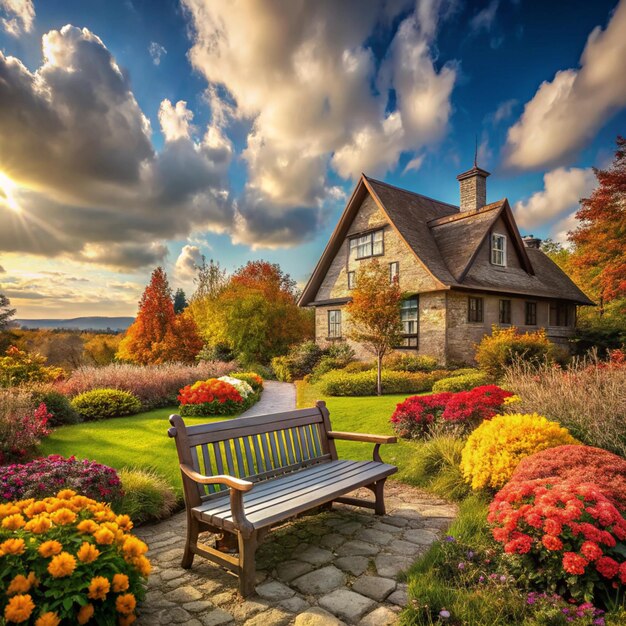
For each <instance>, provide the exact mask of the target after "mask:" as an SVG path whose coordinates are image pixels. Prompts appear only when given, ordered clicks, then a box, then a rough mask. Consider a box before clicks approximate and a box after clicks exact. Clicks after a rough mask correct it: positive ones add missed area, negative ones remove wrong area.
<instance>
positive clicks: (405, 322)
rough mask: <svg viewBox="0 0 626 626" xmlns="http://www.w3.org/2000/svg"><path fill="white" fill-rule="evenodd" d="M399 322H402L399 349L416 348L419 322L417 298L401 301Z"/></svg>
mask: <svg viewBox="0 0 626 626" xmlns="http://www.w3.org/2000/svg"><path fill="white" fill-rule="evenodd" d="M400 321H401V322H402V346H401V347H403V348H417V342H418V322H419V300H418V298H417V296H415V297H413V298H407V299H406V300H403V301H402V305H401V306H400Z"/></svg>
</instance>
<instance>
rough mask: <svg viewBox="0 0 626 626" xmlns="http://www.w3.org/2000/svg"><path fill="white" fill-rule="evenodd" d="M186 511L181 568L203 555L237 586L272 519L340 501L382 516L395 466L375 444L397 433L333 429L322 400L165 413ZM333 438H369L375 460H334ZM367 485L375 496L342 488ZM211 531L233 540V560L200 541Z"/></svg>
mask: <svg viewBox="0 0 626 626" xmlns="http://www.w3.org/2000/svg"><path fill="white" fill-rule="evenodd" d="M170 424H171V425H172V427H171V428H170V429H169V430H168V435H169V436H170V437H173V438H174V439H175V440H176V449H177V451H178V459H179V461H180V470H181V472H182V478H183V489H184V494H185V504H186V509H187V541H186V543H185V552H184V555H183V560H182V566H183V567H184V568H190V567H191V565H192V563H193V558H194V555H196V554H199V555H200V556H204V557H206V558H208V559H210V560H212V561H214V562H216V563H218V564H219V565H221V566H223V567H226V568H228V569H229V570H231V571H233V572H235V573H237V574H238V575H239V591H240V593H241V594H242V595H243V596H247V595H250V594H251V593H253V591H254V585H255V575H256V571H255V562H254V555H255V552H256V549H257V546H258V545H259V543H260V542H261V541H262V540H263V539H264V537H265V536H266V534H267V531H269V529H270V527H271V526H272V525H275V524H278V523H282V522H284V521H285V520H287V519H289V518H291V517H294V516H296V515H298V514H300V513H303V512H305V511H308V510H310V509H313V508H316V507H319V506H322V505H330V503H332V502H343V503H347V504H353V505H357V506H365V507H369V508H373V509H374V511H375V513H376V514H377V515H384V514H385V503H384V497H383V487H384V484H385V480H386V478H387V476H389V475H391V474H394V473H395V472H396V471H397V469H398V468H397V467H394V466H393V465H387V464H386V463H383V461H382V459H381V458H380V453H379V448H380V445H381V444H383V443H395V442H396V438H395V437H387V436H378V435H365V434H360V433H340V432H334V431H332V430H331V427H330V417H329V413H328V409H327V408H326V405H325V403H324V402H318V403H317V404H316V406H315V407H312V408H309V409H299V410H294V411H288V412H285V413H277V414H274V415H260V416H256V417H244V418H237V419H232V420H226V421H222V422H214V423H210V424H200V425H197V426H185V423H184V421H183V419H182V418H181V417H180V415H172V416H171V417H170ZM336 439H346V440H349V441H365V442H369V443H373V444H375V445H374V454H373V460H372V461H345V460H343V461H342V460H339V459H338V458H337V450H336V447H335V440H336ZM358 487H367V488H369V489H370V490H371V491H373V492H374V500H373V501H370V500H362V499H357V498H354V497H347V496H346V495H345V494H347V493H349V492H350V491H353V490H354V489H357V488H358ZM203 531H210V532H213V533H216V534H218V535H225V536H226V537H231V538H232V539H233V540H234V539H236V545H237V546H238V552H239V556H238V558H237V557H236V556H234V555H232V554H227V553H225V552H222V551H220V550H218V549H215V548H212V547H210V546H207V545H204V544H200V543H198V534H199V533H200V532H203Z"/></svg>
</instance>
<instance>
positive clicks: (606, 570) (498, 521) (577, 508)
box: [487, 478, 626, 601]
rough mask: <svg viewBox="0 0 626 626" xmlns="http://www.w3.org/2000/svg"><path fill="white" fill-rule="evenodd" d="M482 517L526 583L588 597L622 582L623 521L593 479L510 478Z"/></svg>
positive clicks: (625, 579) (624, 562)
mask: <svg viewBox="0 0 626 626" xmlns="http://www.w3.org/2000/svg"><path fill="white" fill-rule="evenodd" d="M487 519H488V521H489V522H490V523H491V524H492V525H493V531H492V532H493V537H494V539H495V540H496V541H497V542H499V543H501V544H503V546H504V551H505V552H506V553H507V554H510V555H512V556H511V558H512V566H513V568H514V569H517V570H518V573H519V575H520V578H521V579H522V580H526V582H527V583H528V584H530V585H531V586H534V587H537V588H540V589H542V590H546V589H547V590H548V591H551V592H556V593H559V594H561V595H565V596H570V597H573V598H577V599H579V598H584V599H585V600H588V601H590V600H591V599H592V598H593V595H594V592H596V591H598V590H604V591H607V590H609V589H611V590H612V588H613V587H615V586H616V585H620V584H625V583H626V560H625V559H624V543H623V542H624V540H625V539H626V520H624V518H623V517H622V514H621V513H620V511H619V510H618V509H617V508H616V507H615V506H614V504H613V503H612V502H611V501H610V500H609V499H608V498H606V497H605V496H604V495H603V494H602V492H601V490H600V488H598V486H597V485H594V484H593V483H582V484H580V483H577V482H576V481H558V482H556V483H553V484H550V481H549V480H546V479H542V478H540V479H535V480H527V481H512V482H509V483H508V484H507V485H506V486H505V487H504V488H503V489H502V490H500V491H499V492H498V494H497V495H496V497H495V498H494V500H493V502H492V503H491V505H490V507H489V516H488V518H487ZM622 574H623V575H622Z"/></svg>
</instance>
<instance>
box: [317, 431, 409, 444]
mask: <svg viewBox="0 0 626 626" xmlns="http://www.w3.org/2000/svg"><path fill="white" fill-rule="evenodd" d="M328 436H329V437H330V438H331V439H344V440H345V441H364V442H365V443H377V444H381V443H397V441H398V440H397V438H396V437H394V436H392V435H389V436H388V435H368V434H366V433H341V432H337V431H335V430H331V431H329V432H328Z"/></svg>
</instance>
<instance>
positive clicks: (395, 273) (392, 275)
mask: <svg viewBox="0 0 626 626" xmlns="http://www.w3.org/2000/svg"><path fill="white" fill-rule="evenodd" d="M399 278H400V264H399V263H398V261H394V262H393V263H389V282H390V283H392V282H393V281H394V280H396V279H399Z"/></svg>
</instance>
